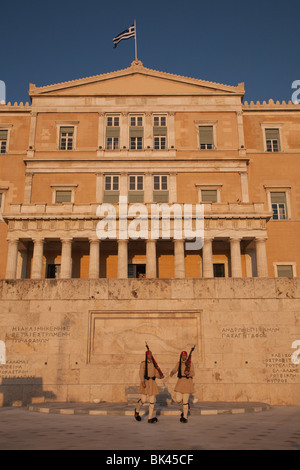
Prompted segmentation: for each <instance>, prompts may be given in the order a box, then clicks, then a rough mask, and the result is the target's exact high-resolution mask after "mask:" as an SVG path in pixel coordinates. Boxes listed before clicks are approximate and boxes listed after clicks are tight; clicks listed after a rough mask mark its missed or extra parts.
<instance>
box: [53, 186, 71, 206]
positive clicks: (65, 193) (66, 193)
mask: <svg viewBox="0 0 300 470" xmlns="http://www.w3.org/2000/svg"><path fill="white" fill-rule="evenodd" d="M64 202H72V191H71V190H69V189H68V190H57V191H55V203H56V204H62V203H64Z"/></svg>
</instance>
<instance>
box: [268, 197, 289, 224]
mask: <svg viewBox="0 0 300 470" xmlns="http://www.w3.org/2000/svg"><path fill="white" fill-rule="evenodd" d="M271 204H272V211H273V217H272V218H273V220H283V219H287V217H288V216H287V204H286V193H285V192H279V191H276V192H271Z"/></svg>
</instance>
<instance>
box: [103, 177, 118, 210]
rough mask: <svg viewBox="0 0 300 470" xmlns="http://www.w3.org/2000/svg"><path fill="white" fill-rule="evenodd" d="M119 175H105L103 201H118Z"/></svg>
mask: <svg viewBox="0 0 300 470" xmlns="http://www.w3.org/2000/svg"><path fill="white" fill-rule="evenodd" d="M119 189H120V177H119V175H105V178H104V195H103V202H105V203H110V204H116V203H117V202H119Z"/></svg>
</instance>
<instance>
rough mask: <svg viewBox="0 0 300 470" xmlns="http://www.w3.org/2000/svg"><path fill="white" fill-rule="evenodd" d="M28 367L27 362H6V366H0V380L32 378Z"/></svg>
mask: <svg viewBox="0 0 300 470" xmlns="http://www.w3.org/2000/svg"><path fill="white" fill-rule="evenodd" d="M28 365H29V364H28V361H27V360H21V359H20V360H8V361H7V362H6V364H1V365H0V379H2V378H14V379H16V378H28V377H32V374H31V373H30V371H29V369H28Z"/></svg>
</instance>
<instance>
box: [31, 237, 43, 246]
mask: <svg viewBox="0 0 300 470" xmlns="http://www.w3.org/2000/svg"><path fill="white" fill-rule="evenodd" d="M32 241H33V243H34V244H35V245H39V244H40V245H43V244H44V243H45V239H44V238H32Z"/></svg>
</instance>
